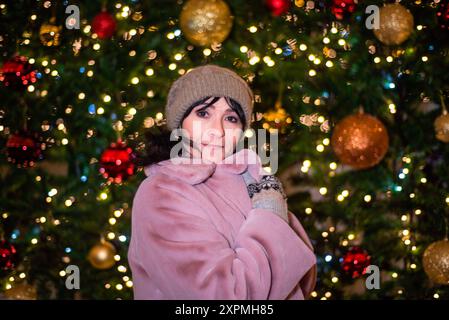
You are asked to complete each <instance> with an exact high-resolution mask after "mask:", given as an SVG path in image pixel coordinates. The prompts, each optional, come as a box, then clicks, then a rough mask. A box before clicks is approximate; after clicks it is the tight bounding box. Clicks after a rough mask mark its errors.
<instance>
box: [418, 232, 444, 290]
mask: <svg viewBox="0 0 449 320" xmlns="http://www.w3.org/2000/svg"><path fill="white" fill-rule="evenodd" d="M423 267H424V271H425V272H426V274H427V276H428V277H429V278H430V280H432V281H433V282H435V283H437V284H446V285H448V284H449V241H448V240H447V239H445V240H441V241H437V242H434V243H432V244H431V245H430V246H428V247H427V249H426V250H425V251H424V254H423Z"/></svg>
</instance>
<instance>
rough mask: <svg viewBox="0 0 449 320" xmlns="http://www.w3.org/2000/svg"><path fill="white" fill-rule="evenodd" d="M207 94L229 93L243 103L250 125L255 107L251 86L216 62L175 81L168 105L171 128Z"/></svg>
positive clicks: (195, 69) (176, 126)
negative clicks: (191, 106) (190, 107)
mask: <svg viewBox="0 0 449 320" xmlns="http://www.w3.org/2000/svg"><path fill="white" fill-rule="evenodd" d="M207 96H212V97H225V96H227V97H229V98H232V99H234V100H235V101H237V102H238V103H240V105H241V106H242V109H243V112H244V113H245V117H246V123H245V128H244V129H247V128H249V126H250V123H251V115H252V112H253V107H254V95H253V92H252V90H251V88H250V87H249V86H248V84H247V83H246V81H245V80H243V79H242V78H241V77H240V76H239V75H238V74H237V73H235V72H234V71H232V70H230V69H227V68H223V67H220V66H217V65H214V64H208V65H204V66H200V67H196V68H194V69H191V70H190V71H189V72H187V73H186V74H184V75H182V76H181V77H179V78H178V79H177V80H176V81H174V82H173V84H172V85H171V87H170V91H169V92H168V97H167V104H166V105H165V115H166V118H167V127H168V128H169V129H170V130H173V129H175V128H178V127H179V126H180V124H181V123H180V122H181V119H182V117H183V115H184V113H185V112H186V111H187V109H188V108H189V106H190V105H192V104H193V103H194V102H196V101H198V100H200V99H202V98H205V97H207Z"/></svg>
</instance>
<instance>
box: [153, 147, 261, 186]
mask: <svg viewBox="0 0 449 320" xmlns="http://www.w3.org/2000/svg"><path fill="white" fill-rule="evenodd" d="M196 160H198V162H199V163H196V162H193V160H192V159H190V158H187V157H174V158H172V159H167V160H163V161H160V162H158V163H156V164H152V165H149V166H146V167H145V168H144V171H145V174H146V175H147V176H150V175H153V174H155V173H156V172H160V173H163V174H165V175H169V176H173V177H175V178H177V179H180V180H182V181H184V182H187V183H189V184H198V183H201V182H203V181H205V180H207V179H208V178H209V177H210V176H212V175H213V174H214V172H215V171H224V172H228V173H231V174H242V173H243V172H245V171H246V170H248V172H249V173H250V174H251V176H253V178H254V179H256V181H257V182H259V181H260V178H261V176H262V175H264V174H266V172H265V173H264V170H263V169H262V165H261V160H260V157H259V155H258V154H257V153H256V152H255V151H253V150H250V149H241V150H239V151H237V152H236V153H234V154H232V155H229V156H228V157H226V158H225V159H223V160H222V161H220V162H218V163H214V162H211V161H208V160H205V159H204V160H203V159H196Z"/></svg>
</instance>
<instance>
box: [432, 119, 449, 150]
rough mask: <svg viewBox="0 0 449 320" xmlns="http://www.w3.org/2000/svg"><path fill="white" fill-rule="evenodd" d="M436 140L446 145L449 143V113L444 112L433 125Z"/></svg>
mask: <svg viewBox="0 0 449 320" xmlns="http://www.w3.org/2000/svg"><path fill="white" fill-rule="evenodd" d="M433 125H434V127H435V135H436V138H437V139H438V140H440V141H443V142H445V143H448V142H449V113H447V112H444V113H443V114H442V115H440V116H439V117H438V118H436V119H435V122H434V123H433Z"/></svg>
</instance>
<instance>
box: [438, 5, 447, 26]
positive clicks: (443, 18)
mask: <svg viewBox="0 0 449 320" xmlns="http://www.w3.org/2000/svg"><path fill="white" fill-rule="evenodd" d="M437 17H438V24H439V25H440V28H441V29H445V30H449V1H448V0H442V1H440V5H439V6H438V11H437Z"/></svg>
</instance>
